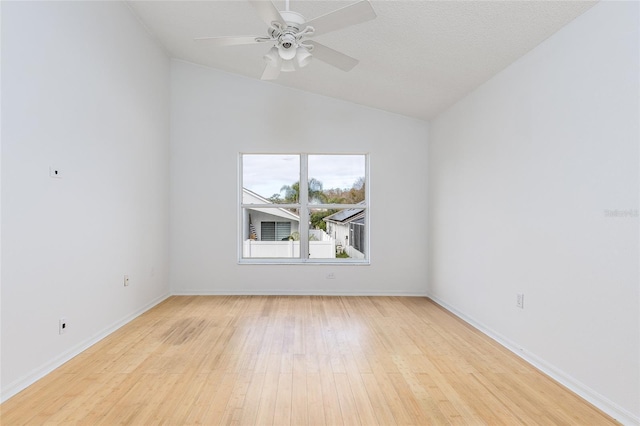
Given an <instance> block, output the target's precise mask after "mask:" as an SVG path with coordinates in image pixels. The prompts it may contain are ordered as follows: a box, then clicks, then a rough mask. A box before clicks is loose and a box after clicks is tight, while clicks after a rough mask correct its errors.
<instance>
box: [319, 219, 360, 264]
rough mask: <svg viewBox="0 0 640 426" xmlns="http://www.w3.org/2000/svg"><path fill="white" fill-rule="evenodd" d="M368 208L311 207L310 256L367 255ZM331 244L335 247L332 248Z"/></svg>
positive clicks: (347, 256)
mask: <svg viewBox="0 0 640 426" xmlns="http://www.w3.org/2000/svg"><path fill="white" fill-rule="evenodd" d="M365 216H366V210H365V209H364V208H362V209H341V210H329V209H320V208H314V209H311V217H310V221H311V228H312V229H311V230H310V231H309V234H310V236H309V257H310V258H315V259H318V258H323V257H324V258H336V259H358V260H361V259H364V258H365V257H366V256H365V254H366V233H365ZM327 244H330V245H331V247H332V249H331V250H329V249H328V247H326V246H327Z"/></svg>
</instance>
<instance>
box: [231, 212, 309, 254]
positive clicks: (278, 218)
mask: <svg viewBox="0 0 640 426" xmlns="http://www.w3.org/2000/svg"><path fill="white" fill-rule="evenodd" d="M242 222H243V223H242V233H243V237H242V257H243V258H271V259H291V258H300V241H299V239H300V238H299V235H300V234H299V224H300V218H299V216H298V215H296V214H294V213H292V212H291V211H289V210H287V209H281V208H277V207H262V208H255V209H252V208H244V209H242Z"/></svg>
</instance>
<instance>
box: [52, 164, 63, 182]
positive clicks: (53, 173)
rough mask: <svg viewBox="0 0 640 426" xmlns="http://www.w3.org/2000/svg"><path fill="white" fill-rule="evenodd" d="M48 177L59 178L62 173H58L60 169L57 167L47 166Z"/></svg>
mask: <svg viewBox="0 0 640 426" xmlns="http://www.w3.org/2000/svg"><path fill="white" fill-rule="evenodd" d="M49 177H52V178H56V179H60V178H62V173H60V169H59V168H57V167H53V166H49Z"/></svg>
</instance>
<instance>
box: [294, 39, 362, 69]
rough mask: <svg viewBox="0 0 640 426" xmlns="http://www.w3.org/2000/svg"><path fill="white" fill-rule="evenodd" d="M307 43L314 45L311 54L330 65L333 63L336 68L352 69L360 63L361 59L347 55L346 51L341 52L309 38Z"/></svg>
mask: <svg viewBox="0 0 640 426" xmlns="http://www.w3.org/2000/svg"><path fill="white" fill-rule="evenodd" d="M305 43H308V44H311V45H313V50H312V51H311V55H312V56H313V57H314V58H316V59H319V60H321V61H322V62H326V63H327V64H329V65H332V66H334V67H336V68H339V69H341V70H342V71H351V70H352V69H353V67H355V66H356V65H358V63H359V62H360V61H358V60H357V59H356V58H352V57H351V56H349V55H345V54H344V53H340V52H338V51H337V50H333V49H332V48H330V47H327V46H325V45H324V44H320V43H318V42H315V41H310V40H307V41H305Z"/></svg>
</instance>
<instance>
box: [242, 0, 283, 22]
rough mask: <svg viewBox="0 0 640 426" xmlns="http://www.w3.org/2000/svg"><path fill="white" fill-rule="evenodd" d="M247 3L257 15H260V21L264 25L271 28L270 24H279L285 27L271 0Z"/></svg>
mask: <svg viewBox="0 0 640 426" xmlns="http://www.w3.org/2000/svg"><path fill="white" fill-rule="evenodd" d="M249 3H251V6H253V7H254V8H255V9H256V11H257V12H258V15H260V19H262V20H263V21H264V22H265V24H267V25H269V26H271V23H272V22H280V23H281V24H282V25H285V26H286V24H285V23H284V19H282V15H280V11H279V10H278V9H277V8H276V7H275V5H274V4H273V3H272V2H271V0H249Z"/></svg>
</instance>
